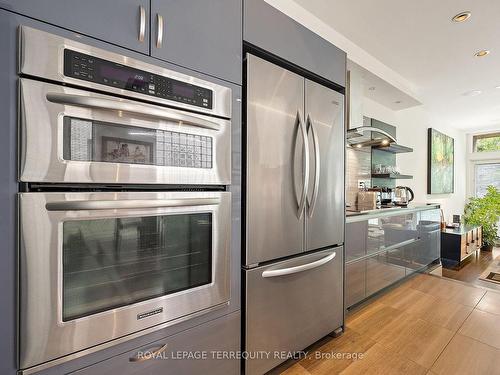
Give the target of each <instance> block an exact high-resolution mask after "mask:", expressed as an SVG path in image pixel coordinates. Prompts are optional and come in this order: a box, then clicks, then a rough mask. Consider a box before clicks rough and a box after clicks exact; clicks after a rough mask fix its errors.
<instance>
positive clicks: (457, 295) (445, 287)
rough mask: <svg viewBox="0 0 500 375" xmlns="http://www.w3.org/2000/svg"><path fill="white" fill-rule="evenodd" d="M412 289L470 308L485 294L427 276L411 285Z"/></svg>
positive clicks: (483, 291) (477, 289)
mask: <svg viewBox="0 0 500 375" xmlns="http://www.w3.org/2000/svg"><path fill="white" fill-rule="evenodd" d="M412 288H415V289H417V290H419V291H421V292H424V293H427V294H431V295H433V296H435V297H439V298H442V299H445V300H449V301H452V302H455V303H460V304H462V305H466V306H471V307H475V306H476V305H477V304H478V302H479V301H480V300H481V298H482V297H483V296H484V294H485V293H486V291H485V290H484V289H481V288H476V287H473V286H467V285H464V284H461V283H459V282H455V281H452V280H445V279H443V278H439V277H436V276H429V275H421V276H420V277H419V279H418V282H414V283H413V284H412Z"/></svg>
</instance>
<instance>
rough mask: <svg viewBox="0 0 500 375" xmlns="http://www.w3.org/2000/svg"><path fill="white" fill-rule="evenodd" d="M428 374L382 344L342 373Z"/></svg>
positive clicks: (348, 374)
mask: <svg viewBox="0 0 500 375" xmlns="http://www.w3.org/2000/svg"><path fill="white" fill-rule="evenodd" d="M426 373H427V369H426V368H424V367H422V366H419V365H418V364H416V363H414V362H412V361H410V360H408V359H406V358H404V357H403V356H400V355H398V354H395V353H393V352H391V351H390V350H389V349H387V348H385V347H384V346H382V345H381V344H375V345H374V346H372V347H371V348H370V349H369V350H368V351H367V352H366V354H365V356H364V357H363V359H361V360H358V361H355V362H353V363H352V364H351V365H350V366H349V367H347V368H346V369H345V370H344V371H342V372H341V374H342V375H351V374H352V375H359V374H373V375H400V374H401V375H423V374H426ZM330 374H334V373H330Z"/></svg>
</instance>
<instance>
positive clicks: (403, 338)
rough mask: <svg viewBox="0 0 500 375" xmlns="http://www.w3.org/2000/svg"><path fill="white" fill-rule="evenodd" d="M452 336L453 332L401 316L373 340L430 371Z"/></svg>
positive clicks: (410, 317) (411, 317)
mask: <svg viewBox="0 0 500 375" xmlns="http://www.w3.org/2000/svg"><path fill="white" fill-rule="evenodd" d="M453 335H454V332H453V331H450V330H448V329H445V328H443V327H440V326H437V325H435V324H432V323H429V322H426V321H425V320H423V319H420V318H417V317H415V316H414V315H410V314H403V315H401V316H400V318H399V319H398V320H396V321H394V322H392V323H391V324H389V325H387V326H386V327H385V330H384V331H383V332H379V333H378V334H377V335H376V336H374V337H373V338H374V339H375V341H377V342H378V343H380V344H382V345H384V346H385V347H387V348H389V349H390V350H391V351H393V352H395V353H398V354H400V355H401V356H403V357H404V358H408V359H410V360H412V361H414V362H415V363H417V364H419V365H421V366H423V367H425V368H426V369H430V368H431V366H432V364H433V363H434V361H435V360H436V359H437V358H438V356H439V354H440V353H441V352H442V351H443V349H444V348H445V347H446V345H447V344H448V343H449V342H450V340H451V338H452V337H453Z"/></svg>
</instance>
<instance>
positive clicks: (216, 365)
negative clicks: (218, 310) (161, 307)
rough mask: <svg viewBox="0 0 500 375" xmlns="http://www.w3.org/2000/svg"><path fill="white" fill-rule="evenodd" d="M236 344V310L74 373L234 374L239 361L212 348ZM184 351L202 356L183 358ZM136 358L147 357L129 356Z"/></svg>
mask: <svg viewBox="0 0 500 375" xmlns="http://www.w3.org/2000/svg"><path fill="white" fill-rule="evenodd" d="M165 345H166V349H165V350H164V351H163V352H162V353H161V354H158V355H157V356H154V357H151V353H154V352H155V351H157V350H159V349H160V348H164V347H165ZM239 348H240V313H239V312H237V313H234V314H230V315H227V316H225V317H222V318H219V319H216V320H213V321H211V322H208V323H205V324H202V325H200V326H197V327H194V328H192V329H189V330H187V331H184V332H180V333H178V334H176V335H173V336H170V337H166V338H165V339H162V340H158V341H155V342H153V343H151V344H148V345H145V346H143V347H140V348H137V349H134V350H131V351H129V352H127V353H123V354H121V355H118V356H116V357H113V358H111V359H109V360H106V361H103V362H100V363H97V364H95V365H93V366H90V367H86V368H84V369H82V370H79V371H76V372H74V374H75V375H108V374H121V375H129V374H148V375H178V374H207V375H219V374H228V375H231V374H234V375H236V374H239V373H240V362H239V361H238V360H235V359H221V358H220V357H219V358H218V357H217V355H216V354H215V353H214V352H222V351H225V352H226V351H233V352H235V351H238V350H239ZM184 354H186V355H187V354H194V355H199V356H201V355H205V356H206V357H205V358H198V359H192V358H183V357H182V356H183V355H184ZM137 358H143V359H144V358H150V359H147V360H143V361H137V362H131V359H137Z"/></svg>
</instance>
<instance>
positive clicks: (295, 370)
mask: <svg viewBox="0 0 500 375" xmlns="http://www.w3.org/2000/svg"><path fill="white" fill-rule="evenodd" d="M281 375H311V373H310V372H308V371H307V370H306V369H305V368H304V367H302V365H301V364H300V363H295V364H294V365H293V366H291V367H289V368H287V369H286V370H285V371H284V372H282V373H281Z"/></svg>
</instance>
